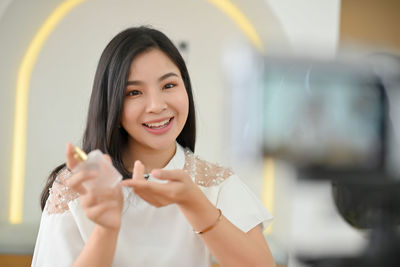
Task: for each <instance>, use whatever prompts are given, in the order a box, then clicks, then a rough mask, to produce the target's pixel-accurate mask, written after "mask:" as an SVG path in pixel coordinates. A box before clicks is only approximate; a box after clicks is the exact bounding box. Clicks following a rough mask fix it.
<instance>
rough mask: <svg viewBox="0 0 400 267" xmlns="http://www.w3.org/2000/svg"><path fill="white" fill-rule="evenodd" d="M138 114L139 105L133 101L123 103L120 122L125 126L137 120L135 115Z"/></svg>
mask: <svg viewBox="0 0 400 267" xmlns="http://www.w3.org/2000/svg"><path fill="white" fill-rule="evenodd" d="M138 114H139V105H135V104H134V103H129V102H127V103H124V107H123V109H122V115H121V124H122V126H124V127H125V128H126V126H127V125H128V124H131V123H132V122H135V121H137V119H138V118H137V116H138Z"/></svg>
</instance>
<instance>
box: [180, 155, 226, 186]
mask: <svg viewBox="0 0 400 267" xmlns="http://www.w3.org/2000/svg"><path fill="white" fill-rule="evenodd" d="M184 170H185V171H186V172H188V173H189V175H190V177H191V178H192V180H193V181H195V182H196V183H197V184H198V185H200V186H205V187H208V186H215V185H219V184H221V183H222V182H224V181H225V180H226V179H227V178H229V177H231V176H232V175H233V174H234V173H233V171H232V169H231V168H229V167H225V166H222V165H220V164H218V163H212V162H209V161H206V160H204V159H201V158H200V157H199V156H197V155H196V154H193V152H191V151H190V150H189V149H185V166H184Z"/></svg>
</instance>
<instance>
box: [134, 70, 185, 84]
mask: <svg viewBox="0 0 400 267" xmlns="http://www.w3.org/2000/svg"><path fill="white" fill-rule="evenodd" d="M171 76H175V77H179V75H178V74H176V73H175V72H168V73H166V74H164V75H163V76H161V77H160V78H158V81H159V82H162V81H163V80H165V79H167V78H169V77H171ZM141 84H143V82H141V81H128V82H127V83H126V86H128V85H141Z"/></svg>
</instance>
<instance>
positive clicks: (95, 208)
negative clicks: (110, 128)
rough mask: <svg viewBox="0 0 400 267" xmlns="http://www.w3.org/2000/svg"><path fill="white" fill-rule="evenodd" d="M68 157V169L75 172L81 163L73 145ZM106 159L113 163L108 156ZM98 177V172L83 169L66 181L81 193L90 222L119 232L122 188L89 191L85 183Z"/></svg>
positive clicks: (69, 147)
mask: <svg viewBox="0 0 400 267" xmlns="http://www.w3.org/2000/svg"><path fill="white" fill-rule="evenodd" d="M66 157H67V168H68V169H70V170H73V169H74V168H75V167H76V166H77V165H78V163H79V162H78V161H77V160H76V159H75V158H74V147H73V146H72V144H71V143H68V144H67V148H66ZM106 158H107V159H108V160H109V161H111V159H110V157H109V156H108V155H106ZM97 177H98V172H97V171H95V170H90V171H89V170H84V169H81V170H79V171H77V172H73V173H72V175H71V176H70V177H69V178H68V179H67V180H66V185H67V186H68V187H70V188H72V189H73V190H74V191H76V192H78V193H79V195H80V200H81V205H82V208H83V210H84V211H85V214H86V216H87V217H88V218H89V219H90V220H92V221H93V222H94V223H96V224H97V225H99V226H102V227H103V228H105V229H109V230H119V228H120V226H121V214H122V206H123V195H122V190H121V186H120V185H119V184H118V185H116V186H114V187H112V188H110V187H107V188H101V189H98V188H97V189H87V188H85V187H84V186H83V183H84V182H85V181H88V180H91V179H96V178H97Z"/></svg>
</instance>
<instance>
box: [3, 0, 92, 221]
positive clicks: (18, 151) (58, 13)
mask: <svg viewBox="0 0 400 267" xmlns="http://www.w3.org/2000/svg"><path fill="white" fill-rule="evenodd" d="M84 1H85V0H67V1H64V2H63V3H61V4H60V5H59V6H58V7H57V8H56V9H55V10H54V11H53V13H52V14H51V15H50V16H49V17H48V18H47V20H46V21H45V23H44V24H43V25H42V27H41V28H40V29H39V31H38V32H37V33H36V35H35V37H34V38H33V40H32V41H31V43H30V44H29V47H28V50H27V51H26V53H25V55H24V57H23V60H22V63H21V65H20V67H19V69H18V76H17V77H18V78H17V87H16V96H15V110H14V114H15V115H14V116H15V117H14V139H13V146H12V163H11V188H10V207H9V218H8V220H9V222H10V223H11V224H19V223H21V222H22V211H23V199H24V178H25V160H26V128H27V116H28V112H27V111H28V95H29V83H30V80H31V75H32V70H33V67H34V65H35V63H36V60H37V57H38V55H39V53H40V51H41V49H42V47H43V44H44V43H45V42H46V40H47V38H48V37H49V35H50V34H51V32H52V31H53V30H54V28H55V27H56V26H57V25H58V23H59V22H60V21H61V20H62V19H63V18H64V17H65V16H66V15H67V14H68V13H69V12H70V11H71V10H72V9H73V8H74V7H76V6H77V5H78V4H80V3H82V2H84Z"/></svg>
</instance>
